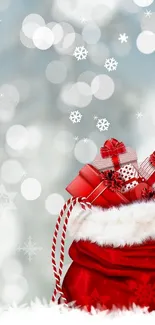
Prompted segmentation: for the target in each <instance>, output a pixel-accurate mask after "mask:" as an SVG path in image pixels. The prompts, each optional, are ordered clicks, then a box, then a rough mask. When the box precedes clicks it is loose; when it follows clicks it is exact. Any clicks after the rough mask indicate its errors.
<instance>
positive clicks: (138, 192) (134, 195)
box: [124, 182, 151, 202]
mask: <svg viewBox="0 0 155 325" xmlns="http://www.w3.org/2000/svg"><path fill="white" fill-rule="evenodd" d="M150 188H151V187H150V186H149V185H148V184H147V183H145V182H142V183H139V184H138V185H137V186H135V187H134V188H132V189H131V190H130V191H128V192H126V193H124V196H125V197H126V198H127V199H128V200H129V201H130V202H134V201H139V200H143V199H144V197H143V191H144V190H145V189H146V190H149V189H150Z"/></svg>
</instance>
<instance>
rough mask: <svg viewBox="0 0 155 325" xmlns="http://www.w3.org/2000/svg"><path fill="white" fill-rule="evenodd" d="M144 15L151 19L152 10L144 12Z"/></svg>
mask: <svg viewBox="0 0 155 325" xmlns="http://www.w3.org/2000/svg"><path fill="white" fill-rule="evenodd" d="M144 15H145V17H149V18H150V17H151V16H152V12H151V10H146V11H144Z"/></svg>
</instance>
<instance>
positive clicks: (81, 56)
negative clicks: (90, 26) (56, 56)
mask: <svg viewBox="0 0 155 325" xmlns="http://www.w3.org/2000/svg"><path fill="white" fill-rule="evenodd" d="M87 55H88V51H87V50H86V49H85V47H84V46H78V47H76V49H75V51H74V53H73V56H75V58H76V59H77V60H78V61H79V60H85V59H86V58H87Z"/></svg>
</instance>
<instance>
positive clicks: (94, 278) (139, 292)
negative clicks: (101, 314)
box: [62, 201, 155, 311]
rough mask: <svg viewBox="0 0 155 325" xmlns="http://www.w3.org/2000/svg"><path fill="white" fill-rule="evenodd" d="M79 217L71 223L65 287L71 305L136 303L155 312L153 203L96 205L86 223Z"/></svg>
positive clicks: (154, 210) (154, 206)
mask: <svg viewBox="0 0 155 325" xmlns="http://www.w3.org/2000/svg"><path fill="white" fill-rule="evenodd" d="M73 212H74V210H73ZM75 215H76V216H75ZM75 215H74V213H73V214H72V216H71V222H70V224H69V232H70V234H72V238H73V243H72V245H71V247H70V249H69V255H70V257H71V259H72V264H71V266H70V267H69V269H68V272H67V273H66V275H65V278H64V280H63V284H62V291H63V293H64V295H65V297H66V301H67V302H68V303H70V302H73V301H74V303H75V306H77V307H80V308H84V309H87V310H88V311H89V310H90V309H91V306H93V307H94V308H99V309H112V308H113V307H114V306H115V307H117V308H119V309H122V308H124V307H126V308H130V307H132V306H133V304H135V305H137V306H140V307H148V308H149V310H150V311H151V310H155V240H154V239H155V203H154V201H150V202H145V201H144V202H141V203H139V202H138V203H133V204H130V205H128V206H122V207H121V208H120V207H119V208H117V207H113V208H112V209H108V210H103V209H102V208H97V207H93V208H92V209H91V210H90V211H89V214H87V216H86V217H85V218H84V219H83V222H79V220H78V217H77V211H76V214H75ZM78 223H79V227H77V224H78ZM75 224H76V232H74V234H73V231H72V230H73V227H75ZM77 228H78V229H77Z"/></svg>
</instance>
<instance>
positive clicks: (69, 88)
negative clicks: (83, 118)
mask: <svg viewBox="0 0 155 325" xmlns="http://www.w3.org/2000/svg"><path fill="white" fill-rule="evenodd" d="M60 96H61V99H62V100H63V101H64V103H65V104H67V105H71V106H76V107H81V108H82V107H86V106H88V105H89V104H90V103H91V101H92V92H91V88H90V86H89V85H88V84H87V83H85V82H77V83H75V84H67V85H65V86H64V87H63V89H62V91H61V94H60Z"/></svg>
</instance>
